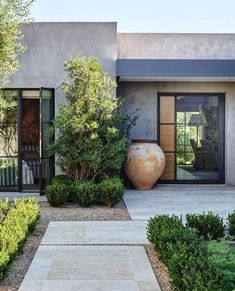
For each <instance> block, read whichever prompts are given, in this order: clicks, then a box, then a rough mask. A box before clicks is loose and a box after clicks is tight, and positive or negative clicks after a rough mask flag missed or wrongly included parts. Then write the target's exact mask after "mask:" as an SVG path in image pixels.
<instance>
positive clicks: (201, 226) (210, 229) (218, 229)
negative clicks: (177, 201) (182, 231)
mask: <svg viewBox="0 0 235 291" xmlns="http://www.w3.org/2000/svg"><path fill="white" fill-rule="evenodd" d="M186 221H187V223H186V226H188V227H191V228H195V229H196V230H197V232H198V234H199V235H200V236H202V237H203V238H204V239H205V240H210V239H212V240H214V239H218V238H222V237H223V236H224V233H225V226H224V224H223V219H222V218H220V217H219V216H218V215H216V214H213V213H212V212H210V211H209V212H208V213H204V212H203V214H187V215H186Z"/></svg>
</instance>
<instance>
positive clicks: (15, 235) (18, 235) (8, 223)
mask: <svg viewBox="0 0 235 291" xmlns="http://www.w3.org/2000/svg"><path fill="white" fill-rule="evenodd" d="M39 213H40V212H39V206H38V203H37V200H36V199H33V198H27V199H18V200H16V201H15V202H14V204H13V206H12V207H11V208H10V210H9V211H8V212H7V215H6V217H5V219H4V220H3V222H2V224H1V225H0V280H2V279H3V278H4V277H5V276H6V274H7V271H8V270H9V267H10V264H11V262H12V261H13V259H14V258H15V256H16V255H17V254H18V253H19V252H20V251H21V250H22V247H23V245H24V242H25V240H26V238H27V236H28V234H29V233H30V232H31V231H33V229H34V228H35V226H36V223H37V221H38V219H39Z"/></svg>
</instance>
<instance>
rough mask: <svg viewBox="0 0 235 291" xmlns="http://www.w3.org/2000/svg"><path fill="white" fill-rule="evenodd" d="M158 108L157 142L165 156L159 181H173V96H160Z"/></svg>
mask: <svg viewBox="0 0 235 291" xmlns="http://www.w3.org/2000/svg"><path fill="white" fill-rule="evenodd" d="M159 108H160V111H159V119H160V126H159V131H160V134H159V142H160V146H161V148H162V149H163V151H164V152H165V156H166V167H165V169H164V172H163V174H162V176H161V180H175V96H161V97H160V104H159Z"/></svg>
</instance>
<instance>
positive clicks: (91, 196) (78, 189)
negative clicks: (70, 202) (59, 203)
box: [73, 181, 97, 207]
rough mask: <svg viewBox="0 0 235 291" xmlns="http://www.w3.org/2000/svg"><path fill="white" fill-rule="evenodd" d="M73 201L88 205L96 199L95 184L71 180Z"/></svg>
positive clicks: (83, 205) (84, 205)
mask: <svg viewBox="0 0 235 291" xmlns="http://www.w3.org/2000/svg"><path fill="white" fill-rule="evenodd" d="M73 192H74V198H75V201H76V202H77V203H78V204H79V205H80V206H82V207H88V206H90V205H91V204H93V203H94V202H95V201H96V195H97V185H96V184H95V183H93V182H91V181H75V182H73Z"/></svg>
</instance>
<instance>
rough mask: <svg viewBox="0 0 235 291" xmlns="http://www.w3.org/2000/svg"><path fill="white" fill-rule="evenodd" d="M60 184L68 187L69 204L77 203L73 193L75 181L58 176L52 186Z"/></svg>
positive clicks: (64, 176)
mask: <svg viewBox="0 0 235 291" xmlns="http://www.w3.org/2000/svg"><path fill="white" fill-rule="evenodd" d="M54 183H59V184H61V185H63V186H66V194H67V195H66V197H67V200H68V201H69V202H75V198H74V192H73V183H74V181H73V180H71V179H70V178H69V177H68V176H66V175H58V176H55V177H54V178H53V179H52V184H54Z"/></svg>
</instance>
